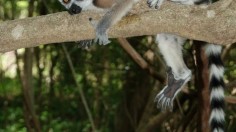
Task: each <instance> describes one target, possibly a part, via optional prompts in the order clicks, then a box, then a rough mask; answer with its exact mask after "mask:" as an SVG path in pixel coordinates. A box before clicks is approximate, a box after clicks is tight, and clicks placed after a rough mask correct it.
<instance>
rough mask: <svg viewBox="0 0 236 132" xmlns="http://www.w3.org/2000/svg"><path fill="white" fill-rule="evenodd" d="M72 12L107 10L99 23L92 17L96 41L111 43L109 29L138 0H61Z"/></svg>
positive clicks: (101, 43)
mask: <svg viewBox="0 0 236 132" xmlns="http://www.w3.org/2000/svg"><path fill="white" fill-rule="evenodd" d="M59 1H60V3H61V4H62V5H63V6H65V7H66V8H67V9H68V10H69V12H70V14H78V13H80V12H81V11H82V10H100V11H105V12H106V13H105V15H104V16H103V17H102V19H101V20H100V21H99V22H98V23H97V22H95V21H93V20H92V19H90V21H91V23H92V24H93V26H94V27H95V29H96V38H95V42H98V44H100V45H106V44H108V43H110V41H109V40H108V36H107V32H108V29H109V28H110V27H111V26H112V25H114V24H116V23H117V22H118V21H119V20H121V18H122V17H123V16H125V15H126V14H127V12H128V11H129V10H130V9H131V8H132V6H133V5H134V4H135V3H136V2H138V0H59Z"/></svg>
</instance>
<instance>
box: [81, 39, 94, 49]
mask: <svg viewBox="0 0 236 132" xmlns="http://www.w3.org/2000/svg"><path fill="white" fill-rule="evenodd" d="M78 43H79V46H78V47H79V48H82V49H87V48H89V47H90V46H92V45H93V44H94V42H93V40H82V41H79V42H78Z"/></svg>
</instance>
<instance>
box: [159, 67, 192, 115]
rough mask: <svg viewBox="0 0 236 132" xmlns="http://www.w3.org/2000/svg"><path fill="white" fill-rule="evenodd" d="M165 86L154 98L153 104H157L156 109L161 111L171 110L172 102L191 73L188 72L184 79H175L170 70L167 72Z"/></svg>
mask: <svg viewBox="0 0 236 132" xmlns="http://www.w3.org/2000/svg"><path fill="white" fill-rule="evenodd" d="M167 77H168V80H167V86H165V87H164V89H162V90H161V92H160V93H159V94H158V95H157V96H156V98H155V102H157V107H160V108H161V109H162V110H166V109H169V110H170V111H172V109H173V100H174V98H175V96H176V95H177V94H178V93H179V92H180V90H181V89H182V88H183V86H184V85H185V84H186V83H187V82H188V81H189V80H190V78H191V71H189V72H188V73H187V74H186V76H184V78H181V79H176V78H175V77H174V74H173V72H172V69H171V68H169V69H168V70H167Z"/></svg>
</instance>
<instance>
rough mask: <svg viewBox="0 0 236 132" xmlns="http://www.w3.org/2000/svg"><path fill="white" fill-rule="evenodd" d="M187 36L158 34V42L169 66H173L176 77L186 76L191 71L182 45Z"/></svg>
mask: <svg viewBox="0 0 236 132" xmlns="http://www.w3.org/2000/svg"><path fill="white" fill-rule="evenodd" d="M185 41H186V39H185V38H182V37H179V36H176V35H171V34H164V33H162V34H158V35H157V37H156V42H157V43H158V47H159V49H160V52H161V53H162V55H163V57H164V59H165V61H166V63H167V65H168V66H170V67H171V68H172V71H173V73H174V76H175V78H176V79H180V78H186V76H188V75H189V74H190V73H191V71H190V70H189V69H188V68H187V66H186V65H185V63H184V60H183V57H182V45H183V44H184V42H185Z"/></svg>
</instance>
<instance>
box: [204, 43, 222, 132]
mask: <svg viewBox="0 0 236 132" xmlns="http://www.w3.org/2000/svg"><path fill="white" fill-rule="evenodd" d="M221 50H222V47H221V46H220V45H214V44H208V45H206V47H205V52H206V55H207V56H208V58H209V65H208V66H209V73H210V74H209V77H210V79H209V80H210V105H211V115H210V120H209V123H210V126H211V131H212V132H224V122H225V113H224V104H225V103H224V81H223V74H224V66H223V62H222V60H221V56H220V55H221Z"/></svg>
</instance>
